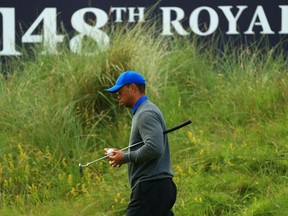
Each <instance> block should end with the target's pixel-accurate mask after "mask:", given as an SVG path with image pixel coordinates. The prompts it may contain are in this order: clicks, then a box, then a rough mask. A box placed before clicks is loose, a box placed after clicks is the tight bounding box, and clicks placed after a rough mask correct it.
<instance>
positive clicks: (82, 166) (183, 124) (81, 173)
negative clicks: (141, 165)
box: [79, 120, 192, 177]
mask: <svg viewBox="0 0 288 216" xmlns="http://www.w3.org/2000/svg"><path fill="white" fill-rule="evenodd" d="M191 123H192V122H191V120H187V121H185V122H183V123H182V124H180V125H177V126H175V127H173V128H170V129H168V130H165V131H163V134H167V133H170V132H172V131H175V130H178V129H180V128H182V127H184V126H186V125H188V124H191ZM142 143H143V141H140V142H137V143H133V144H131V145H129V146H127V147H125V148H122V149H120V151H124V150H126V149H129V148H132V147H134V146H137V145H140V144H142ZM108 157H109V155H105V156H103V157H100V158H98V159H96V160H93V161H91V162H89V163H87V164H85V165H82V164H81V163H79V172H80V176H81V177H82V176H83V174H84V173H83V169H84V168H86V167H88V166H90V165H91V164H93V163H95V162H97V161H100V160H103V159H105V158H108Z"/></svg>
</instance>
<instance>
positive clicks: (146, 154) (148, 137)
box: [105, 71, 176, 216]
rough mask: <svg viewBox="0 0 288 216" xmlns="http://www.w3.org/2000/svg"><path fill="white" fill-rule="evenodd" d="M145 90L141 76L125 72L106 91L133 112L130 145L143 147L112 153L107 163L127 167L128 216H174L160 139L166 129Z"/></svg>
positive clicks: (167, 156)
mask: <svg viewBox="0 0 288 216" xmlns="http://www.w3.org/2000/svg"><path fill="white" fill-rule="evenodd" d="M145 86H146V81H145V79H144V77H143V76H142V75H141V74H139V73H138V72H134V71H126V72H124V73H122V74H121V75H120V76H119V77H118V79H117V81H116V84H115V85H114V86H113V87H111V88H109V89H107V90H106V91H108V92H110V93H118V95H117V99H118V101H119V102H120V104H122V105H124V106H126V107H128V108H131V109H132V114H133V119H132V127H131V132H130V140H129V145H131V144H134V143H137V142H140V141H143V145H137V146H134V147H131V148H130V149H129V150H128V152H127V153H124V152H122V151H120V150H117V149H113V152H112V154H109V155H110V156H109V157H108V160H109V164H110V165H111V166H113V167H120V166H121V165H122V164H124V163H127V164H128V177H129V183H130V185H131V189H132V192H131V200H130V203H129V205H128V207H127V214H126V215H127V216H141V215H143V216H153V215H155V216H168V215H173V213H172V211H171V208H172V207H173V205H174V203H175V201H176V186H175V184H174V182H173V180H172V178H173V171H172V168H171V161H170V149H169V143H168V137H167V135H163V131H164V130H165V129H166V127H165V121H164V118H163V115H162V113H161V111H160V110H159V108H158V107H157V106H156V105H155V104H153V103H152V102H150V101H149V100H148V97H147V96H146V95H145ZM107 151H108V150H107V149H105V153H106V155H107Z"/></svg>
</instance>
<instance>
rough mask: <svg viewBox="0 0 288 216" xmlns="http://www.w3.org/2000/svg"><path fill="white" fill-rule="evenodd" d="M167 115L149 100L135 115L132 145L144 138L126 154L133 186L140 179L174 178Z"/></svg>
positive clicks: (130, 142) (140, 180)
mask: <svg viewBox="0 0 288 216" xmlns="http://www.w3.org/2000/svg"><path fill="white" fill-rule="evenodd" d="M165 129H166V127H165V121H164V117H163V115H162V113H161V111H160V110H159V108H158V107H157V106H156V105H155V104H153V103H152V102H150V101H149V100H148V101H145V102H143V103H142V104H141V105H140V106H139V107H138V109H137V111H136V113H135V114H134V116H133V119H132V127H131V133H130V141H129V145H131V144H133V143H137V142H140V141H143V142H144V144H143V145H138V146H135V147H132V148H130V149H129V150H128V152H127V153H125V154H124V160H125V162H126V163H128V177H129V182H130V185H131V188H132V189H133V188H134V187H135V186H136V185H137V184H138V183H139V182H142V181H149V180H156V179H163V178H172V177H173V171H172V167H171V160H170V149H169V142H168V137H167V135H163V131H164V130H165Z"/></svg>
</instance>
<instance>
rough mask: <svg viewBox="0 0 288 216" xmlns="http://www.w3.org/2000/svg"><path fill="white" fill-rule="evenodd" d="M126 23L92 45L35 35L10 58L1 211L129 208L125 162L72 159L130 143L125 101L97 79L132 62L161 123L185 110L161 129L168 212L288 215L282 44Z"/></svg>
mask: <svg viewBox="0 0 288 216" xmlns="http://www.w3.org/2000/svg"><path fill="white" fill-rule="evenodd" d="M126 30H127V29H125V27H124V28H122V29H121V28H120V29H115V30H114V31H113V32H112V33H111V44H110V47H109V48H108V49H107V50H105V51H102V52H97V53H96V54H95V55H84V54H83V55H80V54H73V53H71V52H70V51H69V50H67V49H65V48H61V50H60V54H59V55H40V54H38V53H40V51H39V49H41V47H39V48H36V49H35V50H34V51H32V55H31V53H29V54H28V53H27V54H24V55H23V56H22V57H21V58H18V59H14V60H13V61H11V65H10V67H9V70H10V71H9V76H8V78H7V79H4V78H2V79H1V81H0V89H1V94H0V104H1V110H0V145H1V147H0V155H1V158H0V200H1V204H0V205H1V208H0V215H51V216H52V215H53V216H54V215H61V216H62V215H97V216H98V215H125V208H126V205H127V204H128V201H129V196H130V189H129V185H128V180H127V173H126V166H125V165H124V166H122V167H121V168H120V169H113V168H110V167H109V166H108V164H107V161H105V160H104V161H101V162H99V163H97V164H93V165H91V166H90V167H89V168H86V169H85V177H84V178H82V179H81V178H80V177H79V173H78V163H79V162H81V163H83V164H84V163H86V162H89V161H92V160H94V159H96V158H98V157H100V156H102V155H103V148H104V147H117V148H122V147H125V146H127V142H128V138H129V132H130V122H131V114H130V111H129V110H127V109H125V108H123V107H120V106H119V105H118V103H117V101H116V100H115V97H114V96H113V95H110V94H107V93H105V91H104V90H105V88H107V87H108V86H110V85H111V84H112V83H114V81H115V78H116V77H117V76H118V75H119V74H120V73H121V72H122V71H125V70H128V69H133V70H136V71H139V72H141V73H143V74H144V76H145V77H146V78H147V81H148V86H147V88H148V89H147V94H148V96H149V98H150V100H151V101H153V102H155V103H156V104H158V105H159V107H160V108H161V109H162V111H163V114H164V116H165V118H166V121H167V126H168V127H172V126H174V125H176V124H179V123H181V122H182V121H184V120H187V119H191V120H192V121H193V124H192V125H191V126H188V127H186V128H183V129H181V130H179V131H177V132H173V133H171V134H170V135H169V138H170V145H171V157H172V160H173V169H174V172H175V182H176V184H177V186H178V196H177V202H176V204H175V206H174V212H175V215H183V216H184V215H209V216H210V215H211V216H212V215H239V216H240V215H241V216H249V215H259V216H260V215H261V216H264V215H265V216H266V215H279V216H280V215H281V216H283V215H288V208H287V203H288V198H287V197H288V190H287V188H288V187H287V186H288V175H287V168H288V162H287V154H288V143H287V140H288V139H287V138H288V137H287V128H288V123H287V122H288V114H287V112H288V91H287V90H288V81H287V80H288V73H287V62H286V61H285V58H284V56H283V55H282V54H281V53H278V52H277V51H276V50H273V49H270V50H269V49H266V50H264V51H263V49H259V48H258V47H257V46H255V47H248V48H246V47H244V48H238V49H234V48H233V47H231V46H229V45H227V47H225V49H223V50H221V51H220V50H218V49H217V46H216V45H215V44H213V43H211V44H208V45H207V44H206V45H205V44H203V43H201V42H200V43H199V41H198V40H197V39H196V38H195V39H193V38H192V39H190V40H188V38H173V39H172V38H163V37H161V36H156V35H157V34H155V32H154V30H153V26H152V27H151V26H150V27H149V26H136V27H135V28H133V29H131V30H130V31H126ZM89 43H93V42H91V41H90V42H89ZM85 47H87V49H89V48H91V46H89V44H88V46H85ZM251 50H253V52H252V51H251ZM83 52H84V53H85V49H84V50H83Z"/></svg>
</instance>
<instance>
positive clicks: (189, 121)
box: [163, 120, 192, 134]
mask: <svg viewBox="0 0 288 216" xmlns="http://www.w3.org/2000/svg"><path fill="white" fill-rule="evenodd" d="M191 123H192V121H191V120H187V121H185V122H183V123H182V124H180V125H177V126H175V127H173V128H170V129H168V130H165V131H164V132H163V134H167V133H170V132H172V131H175V130H178V129H180V128H182V127H184V126H186V125H188V124H191Z"/></svg>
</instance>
